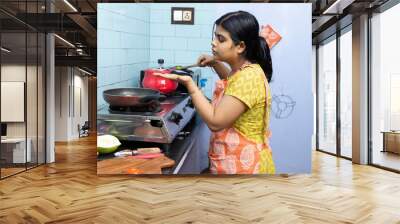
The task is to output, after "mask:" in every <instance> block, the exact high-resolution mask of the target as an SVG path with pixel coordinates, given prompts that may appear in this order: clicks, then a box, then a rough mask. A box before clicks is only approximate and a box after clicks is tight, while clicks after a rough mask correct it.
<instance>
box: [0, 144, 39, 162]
mask: <svg viewBox="0 0 400 224" xmlns="http://www.w3.org/2000/svg"><path fill="white" fill-rule="evenodd" d="M26 142H27V143H28V144H27V146H28V147H26V154H25V138H6V139H1V157H2V158H1V159H5V160H6V163H25V162H30V161H31V157H32V155H31V145H32V141H31V139H30V138H28V139H27V140H26ZM25 158H27V161H25Z"/></svg>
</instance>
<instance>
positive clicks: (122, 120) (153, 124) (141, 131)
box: [97, 92, 195, 143]
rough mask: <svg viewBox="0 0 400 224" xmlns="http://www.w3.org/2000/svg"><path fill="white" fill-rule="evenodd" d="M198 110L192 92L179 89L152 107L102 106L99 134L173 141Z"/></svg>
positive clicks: (143, 139)
mask: <svg viewBox="0 0 400 224" xmlns="http://www.w3.org/2000/svg"><path fill="white" fill-rule="evenodd" d="M194 114H195V109H194V106H193V103H192V101H191V98H190V96H189V94H188V93H182V92H178V93H176V94H172V95H170V96H167V97H166V99H164V100H163V101H161V102H158V103H155V104H152V106H151V108H146V109H143V108H140V109H137V108H120V107H118V108H115V107H111V108H110V107H105V108H102V109H101V110H100V111H98V113H97V129H98V134H99V135H103V134H110V135H113V136H115V137H117V138H118V139H120V140H123V141H141V142H154V143H172V141H173V140H174V139H175V138H176V137H177V136H178V135H179V134H180V132H181V130H182V129H183V128H184V127H185V126H186V125H187V124H188V122H189V121H190V120H191V119H192V117H193V115H194ZM181 134H182V133H181Z"/></svg>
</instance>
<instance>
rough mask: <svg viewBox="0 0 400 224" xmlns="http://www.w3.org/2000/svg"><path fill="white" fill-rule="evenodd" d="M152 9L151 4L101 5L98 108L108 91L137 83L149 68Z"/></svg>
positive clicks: (102, 104) (99, 7)
mask: <svg viewBox="0 0 400 224" xmlns="http://www.w3.org/2000/svg"><path fill="white" fill-rule="evenodd" d="M149 12H150V5H149V4H115V3H113V4H98V16H97V18H98V53H97V55H98V56H97V57H98V58H97V59H98V60H97V63H98V64H97V67H98V79H97V80H98V84H97V92H98V94H97V107H98V109H99V108H101V107H102V106H104V105H105V104H106V103H105V102H104V99H103V96H102V93H103V91H104V90H106V89H112V88H121V87H132V86H137V85H138V77H139V73H140V70H141V69H143V68H146V67H148V64H149V45H150V39H149V35H150V23H149V20H150V14H149Z"/></svg>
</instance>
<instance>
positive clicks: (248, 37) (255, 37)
mask: <svg viewBox="0 0 400 224" xmlns="http://www.w3.org/2000/svg"><path fill="white" fill-rule="evenodd" d="M215 25H219V26H221V27H223V28H224V29H225V30H226V31H228V32H229V34H230V35H231V38H232V40H233V43H234V44H235V45H237V44H239V43H240V41H243V42H244V43H245V45H246V49H245V51H244V57H245V58H246V59H247V60H249V61H250V62H251V63H258V64H259V65H260V66H261V68H262V69H263V70H264V73H265V76H266V77H267V80H268V82H269V81H270V80H271V78H272V60H271V54H270V51H269V46H268V44H267V42H266V41H265V39H264V38H263V37H260V35H259V24H258V21H257V19H256V18H255V17H254V16H253V15H252V14H250V13H248V12H245V11H237V12H230V13H227V14H225V15H223V16H221V17H220V18H219V19H217V21H215Z"/></svg>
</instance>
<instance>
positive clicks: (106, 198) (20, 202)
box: [0, 137, 400, 224]
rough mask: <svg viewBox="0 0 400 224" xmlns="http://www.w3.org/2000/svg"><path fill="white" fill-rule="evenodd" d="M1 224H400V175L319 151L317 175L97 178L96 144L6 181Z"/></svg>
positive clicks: (72, 147) (67, 148)
mask: <svg viewBox="0 0 400 224" xmlns="http://www.w3.org/2000/svg"><path fill="white" fill-rule="evenodd" d="M0 202H1V203H0V223H44V222H47V223H74V224H75V223H174V224H175V223H307V224H308V223H373V224H376V223H385V224H387V223H400V175H399V174H396V173H391V172H388V171H384V170H380V169H378V168H374V167H370V166H359V165H353V164H351V162H350V161H348V160H344V159H337V158H335V157H333V156H330V155H326V154H323V153H320V152H318V153H317V152H316V153H314V154H313V173H312V174H311V175H290V176H287V177H284V176H245V177H238V176H236V177H210V176H208V177H204V176H202V177H199V176H192V177H176V176H175V177H162V176H157V177H154V176H153V177H133V176H130V177H129V176H117V177H115V176H114V177H98V176H97V175H96V148H95V138H94V137H91V138H85V139H83V140H81V141H77V142H71V143H69V144H57V150H56V163H55V164H51V165H46V166H41V167H38V168H35V169H33V170H29V171H27V172H25V173H21V174H18V175H16V176H12V177H9V178H7V179H4V180H2V181H0Z"/></svg>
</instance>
